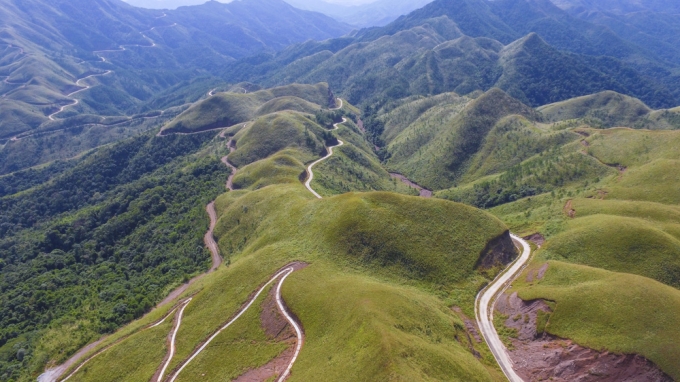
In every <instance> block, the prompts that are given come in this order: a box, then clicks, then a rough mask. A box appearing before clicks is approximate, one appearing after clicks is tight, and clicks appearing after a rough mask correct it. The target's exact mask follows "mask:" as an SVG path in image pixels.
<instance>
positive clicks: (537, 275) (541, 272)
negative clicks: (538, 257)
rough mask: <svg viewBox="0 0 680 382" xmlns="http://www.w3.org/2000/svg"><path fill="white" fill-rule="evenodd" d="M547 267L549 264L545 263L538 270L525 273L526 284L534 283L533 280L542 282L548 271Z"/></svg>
mask: <svg viewBox="0 0 680 382" xmlns="http://www.w3.org/2000/svg"><path fill="white" fill-rule="evenodd" d="M548 266H549V264H548V263H545V264H543V266H542V267H541V268H539V269H530V270H529V272H528V273H527V282H528V283H531V282H534V280H542V279H543V277H545V272H547V271H548Z"/></svg>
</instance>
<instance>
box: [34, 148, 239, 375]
mask: <svg viewBox="0 0 680 382" xmlns="http://www.w3.org/2000/svg"><path fill="white" fill-rule="evenodd" d="M221 136H223V135H221ZM232 141H233V140H230V141H229V143H228V145H229V146H228V147H229V149H230V151H233V150H234V147H233V143H232ZM222 162H223V163H224V164H225V165H227V166H229V167H230V168H231V169H232V174H231V175H230V176H229V179H230V180H232V179H233V177H234V175H235V173H236V170H237V169H236V167H234V166H233V165H231V164H230V163H229V162H228V161H226V157H224V158H222ZM227 188H228V189H229V190H232V189H231V188H230V184H229V181H228V182H227ZM206 212H207V213H208V216H209V217H210V225H209V228H208V231H207V232H206V234H205V237H204V242H205V245H206V247H207V248H208V249H209V250H210V254H211V258H212V267H211V268H210V271H209V272H213V271H215V270H216V269H217V268H219V266H220V265H221V264H222V257H221V256H220V254H219V247H218V246H217V243H216V242H215V238H214V236H213V232H214V230H215V226H216V224H217V211H216V210H215V202H214V201H213V202H210V203H209V204H208V205H207V206H206ZM209 272H207V273H203V274H201V275H198V276H196V277H194V278H193V279H191V280H190V281H189V282H187V283H185V284H183V285H182V286H180V287H179V288H177V289H175V290H174V291H172V292H171V293H170V294H169V295H168V296H167V297H166V298H165V299H163V300H162V301H161V302H160V303H158V305H156V307H155V308H154V309H153V310H152V311H151V312H149V313H147V314H150V313H152V312H153V311H155V310H157V309H161V308H163V307H165V306H167V305H168V304H170V303H171V302H172V301H174V300H175V299H177V298H178V297H179V296H180V295H181V294H182V293H184V292H185V291H186V290H187V289H188V288H189V286H191V285H193V284H194V283H195V282H197V281H198V280H200V279H201V278H203V277H204V276H205V275H206V274H208V273H209ZM189 302H191V299H189V300H187V301H185V302H183V303H182V304H183V306H182V309H181V310H180V311H179V317H178V319H177V324H176V327H175V328H173V331H174V332H175V334H176V332H177V331H178V330H179V326H180V325H181V315H182V314H183V312H184V308H185V307H186V306H187V305H188V304H189ZM175 310H176V309H173V310H172V311H171V312H170V313H168V315H167V316H166V317H165V318H163V320H162V321H161V322H160V323H162V322H163V321H164V320H165V319H166V318H167V317H168V316H169V315H171V314H172V312H174V311H175ZM160 323H158V324H155V325H153V326H150V327H149V328H151V327H156V326H158V325H160ZM147 329H148V328H147ZM136 333H138V332H135V333H133V334H136ZM107 338H108V336H106V337H102V338H100V339H99V340H97V341H95V342H93V343H91V344H89V345H87V346H85V347H83V348H82V349H80V350H79V351H78V352H77V353H76V354H74V355H73V356H71V358H69V359H68V360H67V361H66V362H64V363H63V364H61V365H59V366H57V367H54V368H52V369H48V370H45V372H44V373H43V374H41V375H40V376H39V377H38V382H56V381H61V382H63V381H66V380H67V379H68V378H70V377H71V376H73V375H74V374H75V373H77V372H78V370H80V369H81V368H82V367H83V366H84V365H85V364H87V363H88V362H89V361H91V360H92V359H93V358H95V357H96V356H98V355H100V354H101V353H103V352H105V351H107V350H109V349H110V348H111V347H113V346H114V345H116V344H118V343H120V342H121V341H122V340H123V339H125V338H127V337H124V338H123V339H121V340H119V341H116V342H114V343H113V344H111V345H109V346H107V347H105V348H103V349H102V350H100V351H99V352H97V353H96V354H94V355H93V356H90V357H89V358H87V359H85V360H84V361H82V363H80V365H79V366H78V367H77V368H76V369H75V370H74V371H73V372H71V374H69V375H68V376H67V377H66V378H64V379H61V380H60V379H59V378H60V377H61V376H62V375H63V374H64V373H65V372H66V371H67V370H68V369H69V368H71V367H72V366H73V365H76V364H77V363H78V362H79V361H80V360H81V359H82V358H83V357H84V356H85V355H86V354H87V353H89V352H90V351H92V350H93V349H95V348H96V347H97V346H99V345H100V344H101V343H102V342H103V341H104V340H106V339H107ZM174 338H175V337H174V336H173V337H172V341H171V348H174ZM170 359H171V358H170ZM168 363H169V361H168Z"/></svg>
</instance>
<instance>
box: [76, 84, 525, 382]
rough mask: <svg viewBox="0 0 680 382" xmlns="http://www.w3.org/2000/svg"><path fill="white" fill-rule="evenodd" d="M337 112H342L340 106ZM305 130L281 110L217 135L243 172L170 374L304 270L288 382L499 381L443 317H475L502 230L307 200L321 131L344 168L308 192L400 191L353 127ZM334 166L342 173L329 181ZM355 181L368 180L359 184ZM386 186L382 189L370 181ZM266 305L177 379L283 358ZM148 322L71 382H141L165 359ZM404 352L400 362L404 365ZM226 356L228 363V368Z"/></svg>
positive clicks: (293, 302)
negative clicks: (138, 352)
mask: <svg viewBox="0 0 680 382" xmlns="http://www.w3.org/2000/svg"><path fill="white" fill-rule="evenodd" d="M253 94H254V93H253ZM344 107H345V108H350V106H349V105H347V104H346V103H344ZM343 112H344V113H348V110H347V109H343ZM315 118H316V117H315V116H314V115H309V114H305V113H301V112H298V111H292V110H287V111H278V112H275V113H273V114H266V115H262V116H259V117H256V118H255V119H254V120H253V121H249V122H248V123H246V125H245V126H237V127H232V128H229V129H226V130H224V135H229V136H230V137H231V138H229V139H230V141H231V142H233V144H234V146H235V147H236V149H235V150H234V151H233V152H232V153H231V154H230V155H229V156H228V157H227V160H228V161H229V163H234V164H236V165H238V167H239V169H238V173H237V176H236V178H235V179H234V185H235V186H236V188H235V191H231V192H228V193H226V194H224V195H222V196H220V197H219V198H218V199H217V200H216V202H215V206H216V209H217V213H218V222H217V225H216V228H215V231H214V234H215V237H216V239H217V241H218V244H219V250H220V253H221V254H222V256H223V257H224V259H225V262H226V264H228V266H227V267H222V268H220V269H218V270H217V271H216V272H214V273H211V274H209V275H208V276H206V278H204V281H202V282H201V283H200V284H198V285H195V286H192V287H190V288H189V289H188V290H187V291H186V292H185V293H184V294H183V295H184V296H193V297H192V300H191V302H190V303H189V304H188V305H187V308H186V311H185V313H184V316H183V318H182V325H181V327H180V328H179V330H178V332H177V339H178V341H177V351H176V356H175V357H174V358H173V359H172V360H171V362H170V366H169V370H173V371H172V372H174V371H176V370H178V369H177V367H178V365H180V364H181V363H182V362H183V360H186V359H187V357H188V356H189V355H190V354H191V353H192V351H193V350H194V349H195V348H196V345H197V344H199V343H201V342H202V341H204V340H205V338H206V337H207V336H209V335H210V334H211V333H213V332H214V331H215V329H216V328H218V327H220V326H221V325H222V324H223V323H224V322H226V320H228V319H229V316H231V315H233V314H234V312H235V311H236V310H237V309H238V307H239V306H240V305H241V304H242V303H243V301H244V300H245V299H246V298H247V297H248V295H250V294H251V293H252V291H254V290H256V289H257V288H258V285H263V284H262V283H263V281H264V280H266V279H268V278H269V277H271V275H272V274H274V273H275V272H276V270H277V269H280V268H281V267H282V266H284V265H286V264H289V263H291V262H304V263H305V264H307V266H306V267H305V268H304V269H302V270H298V271H295V272H294V273H293V274H291V275H290V277H289V278H288V279H287V281H286V284H285V285H284V286H283V296H284V298H285V302H286V305H287V306H288V307H290V308H291V310H292V311H293V312H294V314H295V315H296V317H297V319H298V320H299V322H300V323H301V324H302V325H303V327H304V332H305V341H304V345H303V348H302V352H301V353H300V357H299V359H298V361H297V362H296V363H295V366H294V367H293V372H292V374H291V377H290V379H291V380H308V379H309V378H315V377H314V376H318V375H321V374H323V375H324V376H325V377H324V378H325V379H328V380H337V381H345V380H346V381H350V380H357V379H364V378H366V379H369V380H376V379H379V380H404V379H408V380H442V381H443V380H450V379H451V378H452V377H453V378H458V379H464V380H474V381H492V380H497V379H498V378H499V376H500V374H499V371H498V370H497V368H496V367H495V366H494V365H493V361H492V358H490V354H489V353H488V350H487V349H486V348H484V347H483V345H481V344H479V343H476V342H472V341H467V340H462V339H464V338H467V333H468V332H467V331H466V329H465V324H464V322H463V318H462V317H463V316H462V315H459V313H456V312H455V311H454V310H451V309H450V307H451V306H453V305H455V306H458V307H460V308H462V312H465V314H467V315H468V316H471V315H472V314H473V311H474V306H473V304H474V298H475V294H476V291H477V289H478V286H479V285H480V283H483V282H484V281H485V280H488V277H491V276H492V275H493V274H494V273H495V272H496V270H497V268H493V269H491V270H485V269H482V268H480V267H479V264H481V263H482V262H483V263H488V264H497V265H498V266H500V265H502V263H504V262H507V261H508V260H509V259H511V258H512V257H513V256H514V255H515V254H516V253H515V252H516V251H515V249H514V247H513V245H512V242H511V241H510V239H509V235H508V234H507V229H506V227H505V226H504V225H503V223H502V222H500V221H499V220H497V219H495V218H494V217H492V216H491V215H489V214H487V213H485V212H483V211H480V210H477V209H475V208H472V207H468V206H464V205H461V204H457V203H452V202H448V201H444V200H432V199H424V198H417V197H412V196H406V195H399V194H396V193H392V192H370V193H359V192H349V193H344V194H342V195H337V194H335V195H334V196H330V197H328V198H325V199H322V200H319V199H317V198H315V197H314V195H312V194H311V193H310V192H309V191H308V190H307V189H305V187H304V185H303V184H302V183H301V182H300V179H301V175H300V174H301V173H303V172H304V171H305V165H304V164H305V163H310V162H311V161H313V160H315V159H317V158H318V157H319V156H320V155H323V152H322V153H319V150H320V149H321V150H323V148H322V147H320V146H321V145H323V144H328V143H327V142H329V141H330V140H331V138H330V137H329V133H330V134H332V135H334V136H336V137H337V138H336V139H339V140H342V141H343V142H344V143H345V144H344V145H343V146H341V147H336V148H335V150H334V152H335V153H334V155H333V156H334V157H335V156H336V155H337V156H338V158H342V159H341V161H340V164H339V165H333V166H331V167H323V166H320V167H318V168H316V167H315V169H314V172H315V177H314V178H315V182H316V183H314V182H313V183H312V187H314V188H317V187H319V189H324V190H325V192H326V193H328V194H329V195H333V193H334V188H333V187H334V185H335V183H329V184H325V183H324V182H326V180H325V179H324V178H325V177H324V175H325V176H326V178H327V179H341V180H342V183H343V184H345V185H349V188H350V191H351V190H352V189H362V188H361V187H365V185H366V184H368V185H369V186H370V187H371V188H372V189H373V190H379V189H380V187H382V186H383V185H384V186H386V187H388V189H387V190H389V188H391V189H392V190H395V189H397V190H400V189H401V188H400V186H398V185H397V184H395V183H392V182H391V181H389V174H387V173H386V172H385V171H384V170H382V171H380V172H376V173H373V174H370V173H371V172H372V171H374V169H372V168H371V167H370V162H371V161H376V158H375V154H374V153H373V152H372V150H370V149H366V142H365V141H364V140H363V137H362V135H361V131H360V130H359V129H358V128H357V126H356V125H355V124H354V123H353V122H352V121H350V120H346V121H347V122H344V123H342V124H340V125H337V126H338V128H337V130H335V131H333V132H329V131H328V130H327V129H325V128H324V127H322V126H321V125H319V124H317V123H316V122H315ZM223 142H226V141H223ZM367 161H368V162H367ZM352 163H353V164H352ZM343 166H344V167H343ZM347 166H349V167H347ZM344 168H347V169H349V170H351V171H341V172H339V173H332V172H330V173H329V171H331V170H338V169H344ZM362 172H363V173H365V174H369V176H367V177H362V175H360V174H361V173H362ZM343 174H344V175H343ZM347 175H349V176H347ZM343 176H346V177H344V178H343ZM317 177H318V178H319V179H318V180H317ZM384 178H386V179H387V182H382V181H380V179H384ZM370 179H372V180H373V181H372V183H371V181H370ZM343 191H344V190H340V192H343ZM386 222H392V223H393V224H386ZM432 235H435V236H436V237H437V240H432ZM482 259H484V261H482ZM433 290H438V292H436V293H433V292H432V291H433ZM263 304H266V299H265V298H263V297H261V298H259V299H257V300H256V302H255V305H253V307H254V309H255V310H254V312H252V313H251V311H249V312H247V313H245V314H244V315H243V316H242V317H241V318H239V321H237V322H236V323H235V325H236V326H235V327H234V328H233V330H231V331H225V332H223V333H221V334H219V335H218V336H217V337H216V338H215V342H213V345H211V346H210V347H207V348H206V349H205V351H204V352H202V353H201V354H200V355H199V356H197V357H196V358H195V359H193V361H192V363H191V364H189V365H188V366H187V367H186V369H184V370H183V371H182V372H181V373H180V374H179V378H178V379H177V380H178V381H179V380H182V381H185V380H186V381H188V380H194V379H196V378H199V377H200V378H203V379H207V380H218V379H220V378H223V376H224V375H227V376H229V378H232V379H235V378H237V377H238V376H240V375H243V374H244V373H245V372H247V371H248V370H253V369H258V368H260V367H261V366H263V365H265V364H267V363H268V362H269V361H270V360H272V359H275V358H276V357H277V356H278V355H280V354H281V352H282V351H284V350H285V348H286V347H287V345H286V344H285V343H282V342H281V341H279V340H276V339H274V338H271V337H267V335H266V333H265V329H263V327H262V326H261V321H260V319H258V318H259V317H261V315H262V314H263V312H266V310H267V308H266V305H263ZM162 314H163V312H157V313H155V314H154V316H153V317H159V316H160V315H162ZM461 314H462V313H461ZM153 317H149V318H145V319H144V320H142V321H140V322H137V323H134V324H133V325H132V326H130V327H129V328H127V329H124V330H123V331H122V332H121V333H120V334H116V335H114V336H113V337H111V338H110V339H107V340H106V342H105V343H104V344H102V346H105V345H106V344H107V343H108V344H111V343H114V342H113V341H115V338H117V337H119V336H121V335H124V333H136V334H132V336H130V337H129V338H127V339H125V340H124V341H123V342H120V343H118V344H116V345H114V346H113V347H112V348H111V349H110V350H106V351H105V352H104V353H102V355H100V356H98V357H97V358H94V359H93V360H92V361H90V362H89V363H88V364H87V367H86V368H83V369H81V370H80V371H78V372H77V373H76V374H75V375H74V376H73V380H76V381H89V380H95V379H96V380H98V381H102V380H120V379H130V378H133V376H135V378H140V379H148V378H149V377H150V376H151V375H153V373H154V371H156V370H157V368H158V365H159V364H160V362H161V358H162V351H161V347H162V346H163V345H162V342H163V341H162V340H161V341H160V342H161V344H157V345H154V344H153V343H154V342H158V340H159V338H160V333H159V331H165V332H167V330H168V329H169V327H168V326H167V325H166V326H159V327H158V328H159V329H158V330H156V329H153V330H151V329H149V330H143V331H138V332H135V328H141V327H143V325H144V324H145V322H151V321H150V320H153V319H154V318H153ZM357 327H360V328H361V329H360V330H357ZM160 328H164V329H160ZM268 338H269V339H268ZM457 339H459V340H457ZM348 344H349V345H348ZM341 345H342V346H341ZM140 346H141V347H147V346H150V347H149V349H153V352H149V353H148V354H147V355H145V356H143V357H135V359H134V362H135V365H136V367H130V365H131V362H133V359H132V358H131V357H127V356H123V355H124V354H133V353H134V350H133V349H135V348H139V347H140ZM357 349H360V350H358V351H357ZM94 351H96V350H94ZM404 351H407V352H409V354H410V355H409V357H408V358H407V359H405V358H404V357H403V354H404ZM226 354H231V356H230V357H226V358H225V355H226ZM475 354H476V355H478V356H479V355H481V356H482V358H481V359H480V358H476V356H475ZM225 359H228V361H226V362H225V361H224V360H225ZM207 370H210V372H207V373H206V371H207ZM218 370H219V374H218V373H216V371H218ZM102 378H104V379H102Z"/></svg>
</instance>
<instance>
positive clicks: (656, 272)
mask: <svg viewBox="0 0 680 382" xmlns="http://www.w3.org/2000/svg"><path fill="white" fill-rule="evenodd" d="M576 211H577V213H578V211H579V210H576ZM679 223H680V221H679V222H676V223H675V224H671V225H670V226H669V228H671V232H676V233H677V232H680V224H679ZM667 224H668V223H667ZM543 251H544V252H545V256H546V257H548V258H551V259H556V260H562V261H567V262H571V263H577V264H584V265H589V266H592V267H597V268H602V269H608V270H611V271H617V272H627V273H632V274H637V275H641V276H645V277H649V278H652V279H655V280H657V281H660V282H663V283H665V284H667V285H671V286H674V287H676V288H678V287H680V239H679V238H678V237H675V236H673V235H672V234H669V233H668V232H665V231H664V226H659V225H657V224H654V223H653V222H649V221H647V220H642V219H638V218H631V217H622V216H615V215H591V216H586V217H581V218H578V219H574V220H571V221H569V222H568V223H567V228H566V230H565V231H564V232H562V233H560V234H558V235H555V236H554V237H553V238H551V240H550V241H549V242H548V243H547V244H546V245H545V247H544V248H543Z"/></svg>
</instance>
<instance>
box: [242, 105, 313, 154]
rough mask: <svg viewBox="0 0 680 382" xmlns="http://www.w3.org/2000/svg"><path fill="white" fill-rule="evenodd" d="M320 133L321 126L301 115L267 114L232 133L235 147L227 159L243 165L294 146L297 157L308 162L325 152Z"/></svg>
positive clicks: (291, 113)
mask: <svg viewBox="0 0 680 382" xmlns="http://www.w3.org/2000/svg"><path fill="white" fill-rule="evenodd" d="M323 132H324V130H323V128H321V127H320V126H319V125H317V124H316V123H315V122H313V121H312V120H311V119H309V118H308V117H307V116H305V115H303V114H299V113H294V112H280V113H274V114H269V115H266V116H263V117H260V118H258V119H256V120H255V121H254V122H253V123H251V124H248V125H247V126H246V127H245V128H243V129H241V130H240V131H239V132H238V133H237V134H236V135H235V136H234V139H235V141H236V146H237V147H238V149H237V150H236V151H235V152H234V153H232V154H230V155H229V161H231V162H232V163H233V164H234V165H235V166H237V167H242V166H245V165H248V164H251V163H254V162H256V161H259V160H261V159H265V158H267V157H269V156H272V155H274V154H276V153H278V152H280V151H281V150H284V149H286V148H296V149H297V151H298V153H299V154H300V156H299V160H301V161H303V162H308V161H311V160H312V159H315V158H317V157H318V156H319V155H321V154H322V153H323V152H324V141H323V139H322V138H321V136H322V133H323Z"/></svg>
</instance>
